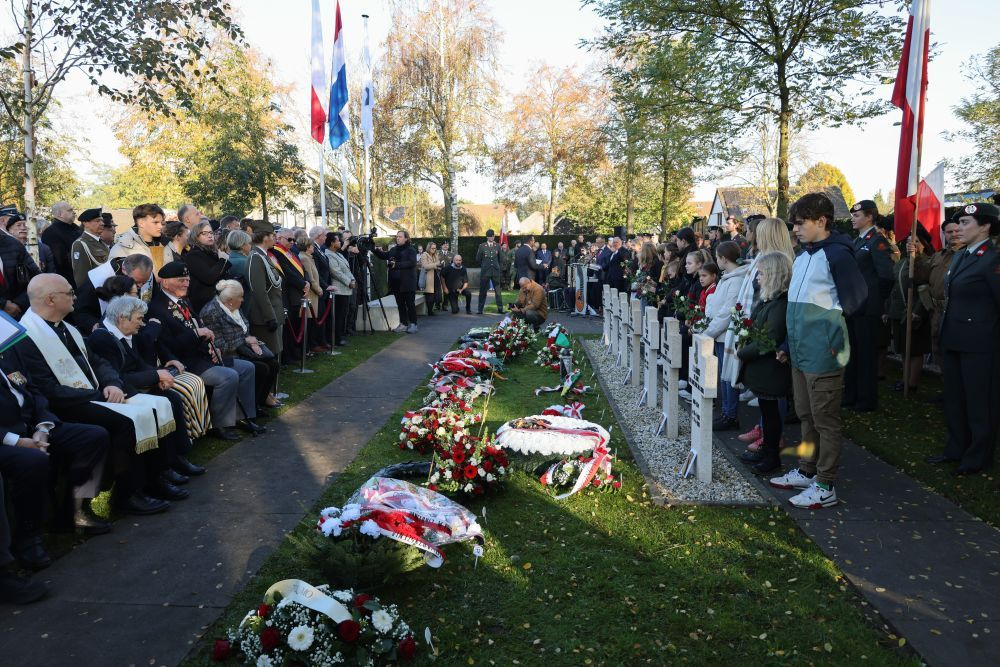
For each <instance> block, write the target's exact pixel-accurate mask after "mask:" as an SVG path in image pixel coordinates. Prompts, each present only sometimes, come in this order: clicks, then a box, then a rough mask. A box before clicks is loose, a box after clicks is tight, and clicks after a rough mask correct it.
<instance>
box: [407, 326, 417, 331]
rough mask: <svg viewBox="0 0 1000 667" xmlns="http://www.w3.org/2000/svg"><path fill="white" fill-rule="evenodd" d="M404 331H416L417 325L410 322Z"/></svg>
mask: <svg viewBox="0 0 1000 667" xmlns="http://www.w3.org/2000/svg"><path fill="white" fill-rule="evenodd" d="M406 333H417V325H416V324H411V325H410V326H408V327H406Z"/></svg>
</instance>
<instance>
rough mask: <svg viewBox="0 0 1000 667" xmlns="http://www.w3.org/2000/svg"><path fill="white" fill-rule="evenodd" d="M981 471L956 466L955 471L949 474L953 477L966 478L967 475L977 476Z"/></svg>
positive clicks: (980, 469)
mask: <svg viewBox="0 0 1000 667" xmlns="http://www.w3.org/2000/svg"><path fill="white" fill-rule="evenodd" d="M982 471H983V469H982V468H966V467H965V466H958V467H957V468H955V471H954V472H953V473H951V474H952V475H954V476H955V477H966V476H968V475H977V474H979V473H981V472H982Z"/></svg>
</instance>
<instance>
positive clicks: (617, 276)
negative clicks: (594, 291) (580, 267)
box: [597, 236, 632, 292]
mask: <svg viewBox="0 0 1000 667" xmlns="http://www.w3.org/2000/svg"><path fill="white" fill-rule="evenodd" d="M602 257H603V259H602ZM630 259H632V253H630V252H629V251H628V250H627V249H626V248H623V247H622V240H621V239H620V238H618V237H617V236H616V237H614V238H612V239H611V251H610V252H605V253H603V255H600V256H598V260H597V263H598V264H600V266H601V268H602V269H603V270H604V282H606V283H607V284H608V285H610V286H611V288H612V289H616V290H618V291H619V292H621V291H623V290H624V289H625V288H626V284H625V282H626V278H625V267H624V263H625V262H626V261H628V260H630Z"/></svg>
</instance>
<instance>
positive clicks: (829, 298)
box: [786, 232, 868, 375]
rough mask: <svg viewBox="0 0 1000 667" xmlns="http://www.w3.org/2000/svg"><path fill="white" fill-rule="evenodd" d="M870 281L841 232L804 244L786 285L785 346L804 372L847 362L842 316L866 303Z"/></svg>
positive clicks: (848, 351)
mask: <svg viewBox="0 0 1000 667" xmlns="http://www.w3.org/2000/svg"><path fill="white" fill-rule="evenodd" d="M867 298H868V286H867V285H866V284H865V280H864V277H863V276H862V275H861V271H860V270H858V265H857V263H856V262H855V261H854V247H853V245H852V243H851V240H850V239H849V238H848V237H847V236H845V235H844V234H841V233H839V232H833V233H832V234H831V235H830V236H829V237H827V238H826V239H824V240H822V241H817V242H816V243H810V244H808V245H806V246H805V248H804V249H803V252H802V254H801V255H799V256H798V257H797V258H796V259H795V263H794V264H793V265H792V282H791V285H789V287H788V311H787V313H786V324H787V325H788V350H789V354H790V356H791V359H792V365H793V366H794V367H795V368H797V369H799V370H800V371H802V372H804V373H812V374H817V375H821V374H824V373H833V372H835V371H837V370H839V369H841V368H843V367H844V366H846V365H847V362H848V360H849V359H850V357H851V347H850V344H849V343H848V339H847V324H846V323H845V321H844V318H845V317H846V316H849V315H853V314H854V313H856V312H858V310H860V309H861V308H863V307H864V305H865V301H866V300H867Z"/></svg>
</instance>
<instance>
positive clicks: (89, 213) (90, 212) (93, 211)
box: [77, 208, 101, 222]
mask: <svg viewBox="0 0 1000 667" xmlns="http://www.w3.org/2000/svg"><path fill="white" fill-rule="evenodd" d="M100 217H101V209H99V208H88V209H87V210H86V211H84V212H83V213H81V214H80V217H79V218H77V220H79V221H80V222H90V221H91V220H97V219H98V218H100Z"/></svg>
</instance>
